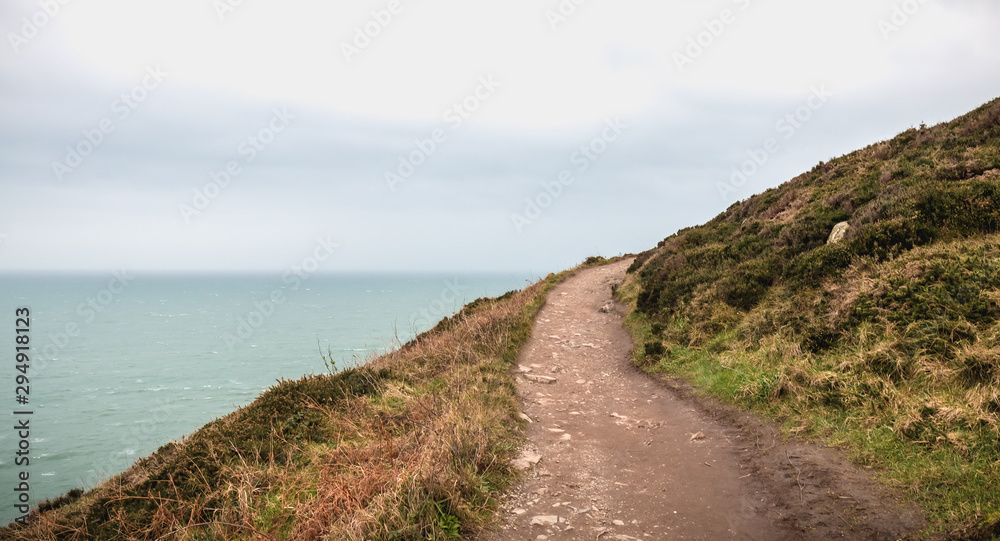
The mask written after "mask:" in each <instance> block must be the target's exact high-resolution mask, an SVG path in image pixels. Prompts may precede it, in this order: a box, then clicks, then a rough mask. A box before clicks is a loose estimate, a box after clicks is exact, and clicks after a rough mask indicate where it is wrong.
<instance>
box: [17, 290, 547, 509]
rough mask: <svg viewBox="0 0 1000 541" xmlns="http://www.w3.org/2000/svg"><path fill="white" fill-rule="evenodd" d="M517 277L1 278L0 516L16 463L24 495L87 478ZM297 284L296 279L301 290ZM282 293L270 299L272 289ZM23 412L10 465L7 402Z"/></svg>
mask: <svg viewBox="0 0 1000 541" xmlns="http://www.w3.org/2000/svg"><path fill="white" fill-rule="evenodd" d="M526 283H527V282H526V276H514V275H458V276H453V275H449V276H443V275H426V274H425V275H366V276H361V275H323V276H319V275H317V276H312V277H311V278H309V279H308V280H307V281H304V282H300V283H298V284H296V283H295V282H288V281H285V282H283V281H282V279H281V277H280V276H254V275H232V276H222V275H207V276H185V275H174V276H167V275H159V276H157V275H143V274H135V275H134V276H133V275H125V276H123V277H122V278H121V279H119V278H116V277H115V276H114V275H112V274H108V275H73V276H71V275H58V276H56V275H51V276H26V275H0V310H2V317H0V346H2V344H7V345H6V346H2V347H0V351H4V353H3V354H2V355H0V359H2V361H3V362H0V382H3V383H0V415H4V416H6V417H7V418H9V419H10V420H11V422H10V425H11V427H10V428H8V429H6V430H0V522H2V523H4V524H6V523H7V522H8V521H10V520H12V519H13V518H14V517H16V516H17V515H18V514H19V513H18V512H17V510H16V508H15V504H16V499H17V492H16V491H15V488H16V486H17V484H18V482H19V481H18V479H17V476H18V474H19V473H20V472H21V471H25V470H26V471H27V472H28V473H29V475H30V478H29V484H30V486H31V493H30V494H31V501H32V503H37V502H38V501H41V500H44V499H47V498H52V497H56V496H59V495H61V494H64V493H65V492H67V491H68V490H70V489H72V488H76V487H84V488H90V487H92V486H94V485H95V484H96V483H97V482H98V481H99V480H102V479H106V478H107V477H109V476H111V475H114V474H117V473H119V472H121V471H123V470H124V469H125V468H127V467H128V466H129V465H130V464H131V463H132V462H134V461H135V460H136V459H137V458H140V457H142V456H144V455H148V454H149V453H151V452H153V451H155V450H156V449H157V448H159V447H160V446H161V445H163V444H165V443H167V442H169V441H171V440H173V439H177V438H179V437H181V436H183V435H185V434H188V433H190V432H193V431H194V430H196V429H197V428H199V427H200V426H202V425H203V424H205V423H206V422H208V421H210V420H212V419H214V418H217V417H219V416H221V415H225V414H226V413H229V412H231V411H233V410H234V409H236V408H238V407H241V406H244V405H246V404H249V403H250V402H251V401H253V400H254V398H256V397H257V396H258V395H259V394H260V393H261V392H262V391H263V390H265V389H266V388H268V387H269V386H271V385H272V384H273V383H274V382H275V381H276V380H278V379H280V378H285V379H297V378H299V377H301V376H302V375H305V374H311V373H320V372H324V371H326V370H327V368H326V367H325V366H324V362H323V360H322V358H321V356H320V349H322V351H323V352H326V351H327V349H328V348H329V350H330V352H332V354H333V357H334V359H335V361H337V362H338V363H342V362H345V361H350V360H351V359H352V358H354V357H358V358H365V357H366V356H368V355H369V354H370V353H371V352H375V351H379V350H382V349H383V348H385V347H386V346H389V345H390V344H391V343H392V341H393V340H394V339H395V337H397V336H398V338H399V339H400V340H402V341H406V340H408V339H409V338H410V337H412V336H413V332H414V331H423V330H426V329H428V328H430V327H431V326H432V325H433V324H434V323H436V322H437V321H438V320H439V319H440V318H441V317H444V316H446V315H451V314H452V313H454V311H455V310H457V309H458V308H460V307H461V306H462V304H464V303H465V302H468V301H471V300H473V299H475V298H477V297H482V296H496V295H499V294H502V293H504V292H506V291H509V290H511V289H520V288H523V287H524V286H525V285H526ZM296 286H297V287H296ZM272 298H273V299H277V300H278V302H277V303H275V302H273V301H271V299H272ZM22 306H23V307H28V308H29V309H30V310H31V331H30V337H31V346H32V351H31V354H32V362H31V366H30V369H29V372H28V377H29V378H30V382H29V384H30V395H29V400H30V401H29V404H27V405H18V404H17V402H16V400H15V398H16V396H15V395H16V391H15V387H16V383H15V378H16V376H17V374H19V372H17V371H16V363H15V359H14V356H15V344H14V341H15V330H14V328H15V309H16V308H18V307H22ZM25 408H27V409H28V410H30V411H32V412H33V413H32V415H31V416H30V427H31V429H30V436H29V437H28V438H27V439H28V441H29V444H30V451H29V456H30V461H31V463H30V466H28V467H27V468H24V467H21V466H18V465H16V464H15V459H16V458H17V455H16V452H17V450H18V446H19V444H20V440H21V438H20V436H19V435H18V434H17V432H16V431H15V430H12V428H13V425H14V424H15V421H16V420H20V419H24V418H26V417H24V416H14V415H13V412H14V411H20V410H22V409H25Z"/></svg>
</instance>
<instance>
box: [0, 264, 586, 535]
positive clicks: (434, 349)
mask: <svg viewBox="0 0 1000 541" xmlns="http://www.w3.org/2000/svg"><path fill="white" fill-rule="evenodd" d="M566 274H567V273H563V274H562V275H558V276H557V275H550V276H549V277H548V278H547V279H546V280H543V281H541V282H539V283H537V284H535V285H533V286H531V287H529V288H527V289H525V290H524V291H520V292H510V293H507V294H506V295H503V296H502V297H499V298H496V299H479V300H476V301H474V302H472V303H471V304H469V305H467V306H466V307H465V308H463V310H462V311H461V312H460V313H459V314H457V315H456V316H454V317H451V318H448V319H445V320H443V321H442V322H441V323H439V324H438V325H437V327H435V328H434V329H433V330H431V331H429V332H427V333H424V334H422V335H420V336H419V337H417V338H416V339H415V340H413V341H411V342H410V343H408V344H406V345H405V346H403V347H402V348H400V349H399V350H397V351H394V352H391V353H389V354H386V355H384V356H382V357H378V358H376V359H373V360H372V361H370V362H369V363H367V364H365V365H364V366H360V367H355V368H351V369H347V370H344V371H342V372H340V373H337V374H331V375H317V376H308V377H304V378H302V379H300V380H298V381H282V382H280V383H279V384H278V385H276V386H275V387H273V388H271V389H270V390H268V391H267V392H265V393H264V394H262V395H261V396H260V397H259V398H258V399H257V400H256V401H255V402H253V403H252V404H250V405H249V406H247V407H245V408H242V409H240V410H238V411H236V412H234V413H232V414H230V415H228V416H226V417H223V418H221V419H218V420H216V421H214V422H212V423H209V424H208V425H206V426H205V427H203V428H202V429H201V430H199V431H197V432H196V433H194V434H192V435H191V436H189V437H188V438H186V439H184V440H183V441H179V442H174V443H170V444H168V445H166V446H164V447H162V448H161V449H159V450H158V451H157V452H156V453H155V454H153V455H152V456H150V457H148V458H145V459H143V460H141V461H139V462H138V463H136V464H135V465H134V466H133V467H132V468H131V469H129V470H128V471H127V472H125V473H123V474H121V475H120V476H117V477H115V478H114V479H111V480H110V481H109V482H107V483H105V484H104V485H102V486H100V487H98V488H96V489H94V490H91V491H89V492H87V493H85V494H82V495H81V494H80V493H79V492H75V493H73V494H71V495H67V497H65V498H61V499H60V500H59V501H57V502H50V503H49V504H47V505H45V506H44V507H45V508H46V509H47V511H45V512H42V513H40V514H36V515H35V517H34V519H33V521H32V522H31V524H30V525H29V526H27V527H22V526H14V527H11V528H6V529H3V530H0V539H54V538H60V539H171V540H183V539H187V540H196V539H197V540H201V539H261V538H263V539H317V538H329V539H338V540H339V539H356V540H371V539H398V540H408V539H455V538H459V537H464V536H466V535H469V534H472V533H475V532H477V531H479V530H481V529H482V528H483V527H484V525H486V524H487V523H488V522H489V521H490V520H492V517H493V515H494V511H495V509H496V506H497V501H496V498H497V496H498V494H499V492H500V491H501V490H502V489H503V488H505V487H507V486H509V485H510V484H511V483H512V482H513V481H514V479H515V472H514V471H512V469H511V466H510V459H511V458H514V456H513V455H514V454H515V453H516V450H517V449H518V447H519V446H520V443H521V436H520V429H519V420H518V415H517V414H518V412H519V407H518V401H517V395H516V392H515V387H514V382H513V379H512V377H511V375H510V367H511V366H512V364H513V363H514V362H515V360H516V357H517V354H518V351H519V349H520V347H521V346H522V345H523V344H524V343H525V342H526V340H527V338H528V337H529V335H530V332H531V327H532V323H533V319H534V315H535V313H536V312H537V311H538V309H539V308H540V307H541V306H542V304H543V303H544V300H545V296H546V294H547V292H548V290H549V289H550V288H551V286H553V285H554V284H555V283H557V282H558V281H559V280H560V279H561V278H562V277H564V276H565V275H566Z"/></svg>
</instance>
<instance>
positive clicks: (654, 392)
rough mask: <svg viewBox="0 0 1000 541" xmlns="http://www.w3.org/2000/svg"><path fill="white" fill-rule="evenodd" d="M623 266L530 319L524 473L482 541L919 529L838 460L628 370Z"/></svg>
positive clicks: (522, 386)
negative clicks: (617, 290) (615, 295)
mask: <svg viewBox="0 0 1000 541" xmlns="http://www.w3.org/2000/svg"><path fill="white" fill-rule="evenodd" d="M629 264H630V261H623V262H619V263H615V264H613V265H608V266H605V267H598V268H593V269H588V270H585V271H582V272H580V273H578V274H577V275H576V276H574V277H572V278H570V279H569V280H567V281H566V282H564V283H563V284H561V285H560V286H559V287H557V288H556V289H554V290H553V291H552V292H551V293H550V295H549V300H548V302H547V304H546V306H545V307H544V308H543V309H542V311H541V312H540V313H539V315H538V318H537V320H536V322H535V328H534V336H533V338H532V339H531V340H530V342H529V343H528V344H527V346H526V347H525V349H524V351H523V352H522V354H521V359H520V366H519V367H518V368H517V370H516V371H517V376H516V377H517V380H518V389H519V391H520V393H521V395H522V398H523V404H524V412H525V414H526V415H527V416H528V417H529V418H530V419H531V421H532V422H531V423H530V424H528V426H527V428H526V435H527V438H528V443H527V445H526V448H525V450H524V453H525V454H524V455H523V457H522V459H523V461H522V462H521V463H520V466H521V467H525V468H527V471H526V473H525V477H524V479H523V481H522V482H521V483H520V485H519V486H518V487H516V489H514V490H513V491H512V494H511V495H510V496H509V498H508V500H507V501H505V502H504V504H503V506H502V514H503V517H502V518H501V525H500V527H499V528H498V531H496V532H493V533H492V534H490V535H487V536H484V539H489V540H490V541H505V540H518V541H524V540H544V539H549V540H563V539H588V540H592V541H593V540H597V541H600V540H605V541H610V540H616V539H617V540H631V539H706V540H709V539H710V540H720V539H760V540H791V539H898V538H900V537H903V536H904V535H906V533H907V532H913V531H915V530H919V529H920V528H921V527H923V526H924V521H923V519H922V516H921V514H920V512H919V511H918V510H916V509H913V508H903V507H901V506H900V505H898V504H896V503H895V502H896V501H897V499H896V498H894V497H892V495H891V494H890V493H889V492H888V491H887V490H885V489H884V488H883V487H880V486H879V485H878V484H877V483H876V482H875V481H874V480H873V478H872V475H871V473H870V472H867V471H865V470H862V469H859V468H857V467H855V466H853V465H851V464H850V463H848V462H847V461H846V460H845V459H843V458H842V457H841V456H840V454H839V453H838V452H837V451H835V450H833V449H829V448H826V447H822V446H819V445H816V444H812V443H806V442H801V441H794V440H793V441H787V442H786V441H783V440H782V438H781V437H780V435H779V431H778V429H777V428H776V427H775V426H773V425H771V424H768V423H765V422H763V421H761V420H759V419H757V418H755V417H753V416H752V415H749V414H747V413H743V412H739V411H736V410H734V409H733V408H729V407H726V406H722V405H720V404H718V403H715V402H714V401H711V400H708V399H705V398H699V397H696V396H695V393H693V392H691V391H690V389H688V388H687V387H685V386H684V385H683V384H681V383H679V382H676V381H664V380H662V379H659V378H655V377H653V376H649V375H647V374H644V373H642V372H640V371H639V370H637V369H636V368H635V367H634V366H633V365H632V364H631V362H630V359H631V350H632V340H631V337H630V336H629V334H628V333H627V332H626V331H625V329H624V328H623V327H622V322H621V318H622V313H623V311H622V308H621V307H620V306H617V305H614V304H613V303H611V288H610V286H611V285H612V284H614V283H618V282H620V281H621V280H622V278H623V276H624V273H625V269H626V268H627V267H628V265H629ZM609 303H610V304H609ZM602 308H604V311H602ZM545 378H555V382H554V383H545V382H544V381H546V380H545Z"/></svg>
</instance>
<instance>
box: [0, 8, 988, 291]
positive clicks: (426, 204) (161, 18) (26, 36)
mask: <svg viewBox="0 0 1000 541" xmlns="http://www.w3.org/2000/svg"><path fill="white" fill-rule="evenodd" d="M63 4H65V5H63ZM577 4H579V5H577ZM998 4H1000V3H997V2H994V1H992V0H989V1H988V0H981V1H950V2H935V1H932V0H929V1H924V2H917V0H907V1H899V0H896V1H892V0H839V1H837V2H803V1H802V0H797V1H793V0H716V1H708V2H706V1H698V2H695V1H694V0H616V1H614V2H612V1H609V0H575V2H574V1H573V0H562V2H560V1H559V0H547V1H546V0H542V1H539V0H505V1H503V2H470V1H468V0H444V1H442V0H423V1H411V0H398V1H392V2H390V1H389V0H380V1H352V2H323V1H319V0H283V1H281V2H276V1H265V0H170V1H169V2H166V1H163V2H136V1H135V0H86V1H84V0H77V1H70V0H45V1H41V2H40V1H39V0H4V1H3V3H2V4H0V33H2V37H3V43H0V120H2V122H0V270H84V269H86V270H97V271H105V270H110V269H115V268H127V269H132V270H144V269H156V270H253V271H281V270H284V269H287V268H289V267H290V266H291V265H295V264H297V263H299V262H301V261H302V260H303V259H304V258H308V257H309V256H310V254H314V253H317V248H318V247H319V246H320V245H321V244H322V243H319V242H318V241H317V239H323V242H325V243H329V242H333V243H336V244H337V246H338V247H337V248H336V249H335V251H334V254H333V256H332V257H330V258H327V260H326V261H323V262H322V268H323V269H324V270H441V271H462V270H498V271H511V270H515V271H525V270H531V271H533V272H536V273H539V274H540V273H544V272H548V271H556V270H560V269H563V268H566V267H569V266H571V265H573V264H575V263H577V262H579V261H581V260H582V259H583V258H585V257H586V256H588V255H594V254H601V255H615V254H619V253H625V252H635V251H641V250H645V249H647V248H650V247H652V246H654V245H655V244H656V243H657V242H658V241H659V240H661V239H663V238H664V237H666V236H667V235H669V234H671V233H673V232H675V231H676V230H677V229H679V228H681V227H686V226H689V225H695V224H698V223H701V222H704V221H706V220H708V219H710V218H711V217H713V216H715V215H716V214H718V213H719V212H721V211H723V210H725V208H726V207H728V206H729V205H730V204H732V203H733V202H735V201H738V200H740V199H743V198H746V197H748V196H750V195H752V194H754V193H757V192H760V191H762V190H764V189H766V188H768V187H771V186H776V185H778V184H780V183H782V182H784V181H787V180H788V179H790V178H792V177H793V176H795V175H797V174H798V173H800V172H802V171H805V170H808V169H810V168H811V167H812V166H813V165H815V164H816V163H817V162H819V161H821V160H827V159H829V158H832V157H835V156H838V155H841V154H844V153H847V152H850V151H852V150H854V149H857V148H860V147H863V146H866V145H867V144H869V143H872V142H875V141H879V140H882V139H886V138H889V137H891V136H893V135H895V134H896V133H898V132H900V131H902V130H905V129H907V128H908V127H911V126H916V125H919V124H920V123H921V122H926V123H928V124H931V123H936V122H940V121H944V120H949V119H951V118H953V117H955V116H957V115H960V114H962V113H965V112H967V111H969V110H971V109H973V108H975V107H977V106H979V105H981V104H983V103H985V102H987V101H989V100H991V99H993V98H995V97H997V96H998V95H1000V69H998V68H1000V33H998V32H996V28H997V25H998V23H1000V5H998ZM46 10H48V11H46ZM456 107H457V108H456ZM787 115H792V117H791V118H788V116H787ZM796 115H797V118H796ZM768 139H773V141H768ZM581 147H583V149H581ZM754 159H756V160H757V161H756V162H754V161H753V160H754ZM747 160H750V161H749V162H748V161H747ZM227 168H229V170H230V171H229V172H226V169H227ZM734 168H743V170H744V172H749V173H750V174H747V175H745V176H743V177H742V178H741V177H739V176H737V177H735V179H734V173H733V170H734ZM220 173H224V174H220ZM227 177H228V181H227ZM546 185H547V186H548V187H547V188H546ZM529 201H530V202H531V204H529Z"/></svg>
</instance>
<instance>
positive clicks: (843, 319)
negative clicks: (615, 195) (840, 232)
mask: <svg viewBox="0 0 1000 541" xmlns="http://www.w3.org/2000/svg"><path fill="white" fill-rule="evenodd" d="M841 222H847V224H849V226H850V227H849V229H848V230H847V232H846V236H845V237H844V238H843V240H841V241H839V242H835V243H828V238H829V236H830V234H831V231H832V230H833V228H834V226H835V225H837V224H838V223H841ZM629 272H630V278H629V279H628V280H626V282H625V284H623V286H622V287H620V288H619V292H618V293H619V296H620V297H621V298H622V299H623V300H625V301H627V302H629V303H631V305H632V306H633V307H634V309H635V312H634V314H633V315H632V316H631V318H630V326H631V328H632V330H633V332H634V334H635V335H636V338H637V343H638V344H642V345H643V346H642V347H640V348H639V349H640V351H639V352H638V353H637V361H638V362H639V363H640V364H642V365H643V366H644V367H645V368H646V369H648V370H651V371H662V372H667V373H670V374H672V375H678V376H681V377H683V378H685V379H687V380H689V381H691V382H692V383H694V384H695V385H697V386H699V387H701V388H703V389H705V390H707V391H708V392H710V393H712V394H714V395H716V396H719V397H722V398H724V399H725V400H727V401H729V402H732V403H736V404H739V405H741V406H744V407H748V408H752V409H756V410H758V411H762V412H765V413H767V414H769V415H772V416H776V417H777V418H779V419H780V420H783V421H784V423H785V426H786V428H787V429H788V430H789V432H790V433H794V434H801V435H811V436H816V437H821V438H825V439H826V440H827V441H829V442H832V443H834V444H838V445H842V446H844V447H846V448H848V449H850V450H851V451H852V454H853V456H854V458H855V459H857V460H859V461H861V462H862V463H865V464H870V465H873V466H878V467H879V468H881V470H882V472H883V473H882V475H883V477H884V478H885V479H886V480H887V481H889V482H891V483H893V484H897V485H900V486H903V487H905V488H906V489H907V491H908V493H909V494H910V495H912V497H913V498H914V499H915V500H916V501H917V502H918V503H920V504H922V505H923V506H924V508H925V509H927V510H928V512H929V515H930V517H931V518H932V520H933V521H934V523H935V529H936V530H942V531H950V532H952V533H955V532H959V531H978V532H985V531H986V530H990V529H995V526H996V525H997V523H998V522H1000V491H997V490H996V487H997V486H1000V100H995V101H992V102H990V103H988V104H986V105H984V106H982V107H980V108H978V109H976V110H975V111H973V112H971V113H969V114H967V115H964V116H962V117H960V118H958V119H956V120H954V121H951V122H946V123H942V124H940V125H937V126H933V127H926V126H921V127H920V128H919V129H909V130H907V131H905V132H903V133H901V134H899V135H898V136H897V137H895V138H893V139H891V140H889V141H885V142H881V143H878V144H874V145H871V146H869V147H867V148H865V149H863V150H859V151H857V152H854V153H851V154H848V155H846V156H843V157H840V158H836V159H833V160H831V161H829V162H827V163H821V164H819V165H817V166H816V167H815V168H813V170H812V171H809V172H807V173H804V174H802V175H800V176H798V177H796V178H794V179H792V180H791V181H789V182H787V183H785V184H783V185H781V186H779V187H777V188H773V189H770V190H768V191H766V192H764V193H761V194H759V195H755V196H753V197H751V198H749V199H747V200H745V201H742V202H739V203H736V204H734V205H732V206H731V207H730V208H729V209H727V210H726V211H725V212H724V213H722V214H720V215H719V216H717V217H716V218H714V219H713V220H711V221H710V222H708V223H706V224H704V225H702V226H698V227H692V228H688V229H684V230H681V231H679V232H678V233H676V234H674V235H671V236H670V237H668V238H667V239H665V240H664V241H663V242H661V243H660V244H659V246H657V248H655V249H653V250H650V251H648V252H645V253H643V254H641V255H640V256H639V258H638V259H637V261H636V263H635V264H634V265H633V267H632V268H631V269H629ZM987 538H988V537H987Z"/></svg>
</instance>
